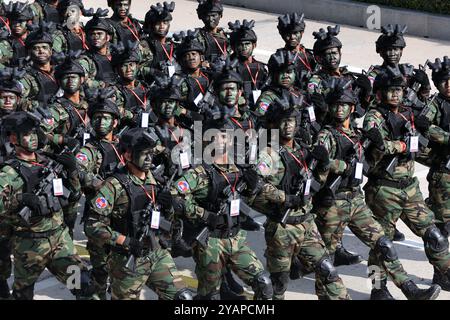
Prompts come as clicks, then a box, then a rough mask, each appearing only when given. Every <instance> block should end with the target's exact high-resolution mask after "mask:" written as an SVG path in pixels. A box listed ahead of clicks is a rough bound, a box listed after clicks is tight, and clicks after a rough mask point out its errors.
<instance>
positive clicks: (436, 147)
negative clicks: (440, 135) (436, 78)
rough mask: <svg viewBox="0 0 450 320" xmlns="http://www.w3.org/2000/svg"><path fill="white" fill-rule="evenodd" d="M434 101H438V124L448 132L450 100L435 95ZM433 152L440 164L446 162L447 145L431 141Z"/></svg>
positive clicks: (449, 152) (449, 151) (449, 128)
mask: <svg viewBox="0 0 450 320" xmlns="http://www.w3.org/2000/svg"><path fill="white" fill-rule="evenodd" d="M436 102H437V103H438V108H439V111H440V112H441V118H440V119H439V123H438V126H439V127H440V128H441V129H442V130H444V131H446V132H450V102H449V101H447V100H445V99H443V98H442V97H440V96H438V97H436ZM431 145H432V148H433V152H435V153H436V154H437V155H438V156H439V160H440V161H439V162H440V164H444V166H445V165H446V164H447V161H448V156H449V155H450V150H449V148H448V147H444V146H442V145H441V144H435V143H432V144H431Z"/></svg>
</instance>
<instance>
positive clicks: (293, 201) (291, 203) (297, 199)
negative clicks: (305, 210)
mask: <svg viewBox="0 0 450 320" xmlns="http://www.w3.org/2000/svg"><path fill="white" fill-rule="evenodd" d="M302 206H303V197H302V196H297V195H295V194H287V195H286V199H285V201H284V207H285V208H286V209H294V210H295V209H298V208H301V207H302Z"/></svg>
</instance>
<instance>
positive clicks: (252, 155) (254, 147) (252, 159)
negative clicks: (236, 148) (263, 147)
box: [248, 143, 257, 162]
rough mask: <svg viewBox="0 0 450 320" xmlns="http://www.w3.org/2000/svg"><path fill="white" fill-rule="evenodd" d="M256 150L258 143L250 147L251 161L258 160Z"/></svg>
mask: <svg viewBox="0 0 450 320" xmlns="http://www.w3.org/2000/svg"><path fill="white" fill-rule="evenodd" d="M256 150H257V146H256V143H254V144H252V145H251V147H250V157H249V159H248V160H249V161H250V162H254V161H255V160H256Z"/></svg>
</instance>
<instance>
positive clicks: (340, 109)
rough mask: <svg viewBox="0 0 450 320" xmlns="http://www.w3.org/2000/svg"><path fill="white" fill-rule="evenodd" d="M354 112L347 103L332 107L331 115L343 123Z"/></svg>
mask: <svg viewBox="0 0 450 320" xmlns="http://www.w3.org/2000/svg"><path fill="white" fill-rule="evenodd" d="M351 112H352V106H351V105H349V104H347V103H345V104H333V105H332V106H331V114H332V115H333V117H334V119H335V120H336V121H337V122H339V123H342V122H344V121H345V120H347V118H348V117H350V113H351Z"/></svg>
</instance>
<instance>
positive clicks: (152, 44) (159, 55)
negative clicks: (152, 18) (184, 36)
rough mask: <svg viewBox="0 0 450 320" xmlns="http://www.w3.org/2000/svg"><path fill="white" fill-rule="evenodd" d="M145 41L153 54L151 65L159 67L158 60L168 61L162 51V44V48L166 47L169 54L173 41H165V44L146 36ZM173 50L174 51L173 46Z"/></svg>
mask: <svg viewBox="0 0 450 320" xmlns="http://www.w3.org/2000/svg"><path fill="white" fill-rule="evenodd" d="M146 41H147V43H148V47H149V48H150V51H151V52H152V54H153V60H152V64H151V67H153V68H156V69H160V62H168V61H169V59H168V58H167V55H166V53H165V52H164V50H163V48H162V45H163V46H164V48H166V50H167V53H168V54H169V55H170V48H171V46H172V45H173V42H171V41H166V43H165V44H162V43H161V42H159V41H158V40H155V39H152V38H150V37H148V38H147V39H146ZM173 50H174V52H175V48H174V49H173ZM172 59H173V57H172Z"/></svg>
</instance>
